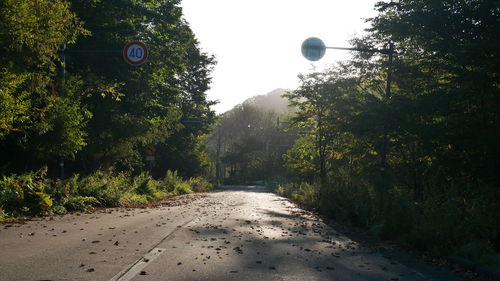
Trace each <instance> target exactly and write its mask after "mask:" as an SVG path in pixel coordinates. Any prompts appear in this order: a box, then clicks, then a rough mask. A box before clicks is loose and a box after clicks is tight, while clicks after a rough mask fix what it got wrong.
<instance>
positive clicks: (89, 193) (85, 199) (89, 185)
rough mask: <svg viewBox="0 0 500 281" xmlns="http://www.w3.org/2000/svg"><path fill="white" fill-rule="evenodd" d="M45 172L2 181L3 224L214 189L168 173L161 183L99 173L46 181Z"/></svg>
mask: <svg viewBox="0 0 500 281" xmlns="http://www.w3.org/2000/svg"><path fill="white" fill-rule="evenodd" d="M45 174H46V169H42V170H40V171H37V172H31V173H26V174H22V175H11V176H8V177H7V176H4V177H3V179H1V180H0V220H5V219H7V218H9V217H13V218H15V217H19V216H36V215H47V214H54V213H55V214H64V213H66V212H68V211H86V210H88V209H90V208H93V207H96V206H101V207H117V206H131V205H137V204H145V203H148V202H150V201H153V200H158V199H161V198H163V197H165V196H168V195H176V194H187V193H192V192H193V190H195V191H197V192H206V191H209V190H211V189H213V185H212V184H210V183H209V182H208V181H206V180H204V179H202V178H199V177H198V178H190V179H189V180H187V181H184V180H183V179H182V178H181V177H180V176H179V175H178V174H177V172H175V171H174V172H172V171H167V173H166V175H165V178H164V179H162V180H160V181H158V180H155V179H153V178H152V177H151V176H150V175H149V174H148V173H141V174H139V175H138V176H136V177H133V178H131V177H130V176H129V175H128V174H126V173H113V172H112V171H108V172H103V171H97V172H95V173H93V174H91V175H89V176H86V177H83V178H80V176H79V175H78V174H77V175H74V176H72V177H70V178H68V179H66V180H59V179H58V180H49V179H46V178H45Z"/></svg>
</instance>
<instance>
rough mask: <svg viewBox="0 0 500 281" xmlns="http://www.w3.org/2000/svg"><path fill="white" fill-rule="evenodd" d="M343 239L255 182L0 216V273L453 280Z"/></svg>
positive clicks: (18, 276) (25, 276)
mask: <svg viewBox="0 0 500 281" xmlns="http://www.w3.org/2000/svg"><path fill="white" fill-rule="evenodd" d="M410 263H411V262H410V261H402V260H400V259H398V258H395V257H393V256H391V255H390V254H388V253H381V252H380V251H375V250H373V249H372V248H370V247H364V246H362V245H359V244H358V243H357V242H355V241H353V240H351V239H349V238H348V237H346V236H344V235H343V234H341V233H339V232H337V231H336V230H335V229H332V228H330V227H329V226H327V225H325V224H324V223H323V222H322V221H321V219H319V218H318V217H315V216H314V215H311V214H310V213H308V212H305V211H303V210H301V209H300V208H298V207H297V206H296V205H294V204H293V203H291V202H289V201H288V200H286V199H284V198H282V197H279V196H277V195H275V194H272V193H270V192H267V191H266V190H265V189H264V188H261V187H236V186H232V187H231V186H226V187H223V189H222V190H220V191H219V192H213V193H208V194H191V195H185V196H181V197H178V198H177V200H173V201H166V202H164V204H163V205H162V206H158V207H154V208H147V209H124V208H116V209H105V210H99V211H97V212H94V213H78V214H71V215H65V216H60V217H52V218H43V219H37V220H34V221H29V222H26V223H25V224H4V225H0V280H5V281H15V280H23V281H24V280H34V281H37V280H53V281H55V280H104V281H108V280H115V281H117V280H122V281H123V280H137V281H142V280H144V281H145V280H186V281H188V280H189V281H192V280H239V281H243V280H384V281H385V280H410V281H411V280H446V281H448V280H459V279H458V278H457V277H455V276H454V275H453V274H452V273H451V272H447V271H444V270H439V269H435V268H433V267H432V266H428V265H425V264H422V263H411V264H410Z"/></svg>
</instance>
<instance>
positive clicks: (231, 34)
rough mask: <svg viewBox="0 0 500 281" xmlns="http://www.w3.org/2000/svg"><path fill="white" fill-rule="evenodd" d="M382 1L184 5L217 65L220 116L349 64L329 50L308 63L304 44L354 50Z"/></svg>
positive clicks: (244, 0)
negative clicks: (311, 41)
mask: <svg viewBox="0 0 500 281" xmlns="http://www.w3.org/2000/svg"><path fill="white" fill-rule="evenodd" d="M378 1H379V0H182V3H181V6H182V8H183V13H184V19H185V20H186V21H187V22H188V23H189V26H190V27H191V29H192V30H193V32H194V34H195V36H196V38H197V39H198V41H199V43H200V47H201V49H202V51H203V52H207V53H208V54H212V55H214V56H215V58H216V60H217V65H216V66H215V68H214V71H213V72H212V84H211V89H210V90H209V91H208V92H207V96H208V99H209V100H218V101H219V104H217V105H216V106H214V107H213V109H214V110H215V111H216V112H217V113H223V112H225V111H227V110H230V109H231V108H233V107H234V106H235V105H237V104H240V103H242V102H243V101H244V100H246V99H248V98H250V97H253V96H256V95H263V94H266V93H268V92H271V91H272V90H274V89H277V88H285V89H295V88H297V87H298V85H299V80H298V78H297V75H298V74H300V73H302V74H306V73H309V72H311V71H313V70H314V69H316V70H322V69H324V68H325V67H327V66H328V65H332V64H335V63H336V62H339V61H342V60H346V59H348V58H349V56H350V54H349V52H348V51H341V50H327V51H326V54H325V56H324V57H323V58H322V59H321V60H320V61H318V62H310V61H308V60H307V59H305V58H304V57H303V56H302V54H301V51H300V47H301V45H302V42H303V41H304V40H305V39H307V38H309V37H318V38H321V39H322V40H323V42H324V43H325V45H326V46H330V47H349V43H348V40H349V39H351V38H352V37H354V36H359V35H362V34H363V30H364V29H365V28H366V27H368V24H367V23H365V20H364V19H366V18H369V17H373V16H375V15H376V12H375V11H374V9H373V7H374V4H375V3H376V2H378Z"/></svg>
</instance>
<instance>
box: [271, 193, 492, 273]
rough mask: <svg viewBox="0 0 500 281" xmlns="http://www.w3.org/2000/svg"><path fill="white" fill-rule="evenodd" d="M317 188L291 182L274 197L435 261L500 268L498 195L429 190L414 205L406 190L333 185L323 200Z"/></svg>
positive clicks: (414, 201) (412, 197) (413, 200)
mask: <svg viewBox="0 0 500 281" xmlns="http://www.w3.org/2000/svg"><path fill="white" fill-rule="evenodd" d="M319 188H320V187H319V184H309V183H287V184H278V185H275V186H273V189H274V190H275V192H276V193H277V194H279V195H281V196H284V197H287V198H290V199H291V200H293V201H295V202H297V203H298V204H299V205H301V206H303V207H305V208H308V209H313V210H316V211H319V212H320V213H322V214H323V215H326V216H328V217H331V218H333V219H335V220H336V221H339V222H343V223H347V224H350V225H354V226H357V227H361V228H364V229H366V230H367V231H368V232H369V233H371V234H372V235H375V236H377V237H379V238H381V239H389V240H393V241H396V242H397V243H398V244H399V245H401V246H402V247H403V248H406V249H409V250H413V251H417V252H420V253H427V254H431V255H432V256H440V257H448V256H459V257H463V258H466V259H469V260H471V261H473V262H474V263H475V264H477V265H480V266H486V267H488V268H492V269H495V270H499V269H500V254H499V252H498V244H497V243H498V239H499V237H498V235H499V227H500V225H499V224H498V218H499V217H500V204H499V202H498V198H500V197H499V195H500V194H499V193H498V192H499V191H498V189H496V188H495V187H484V188H483V189H482V190H481V192H478V191H477V190H474V189H466V191H465V192H464V191H463V190H464V189H463V188H458V187H454V186H448V187H442V188H433V189H428V190H427V191H426V193H425V194H424V196H423V199H420V200H415V199H414V196H413V194H411V193H410V192H409V191H407V190H405V189H403V188H393V189H392V190H387V191H383V192H382V193H381V192H379V191H377V190H376V189H375V188H374V187H373V186H370V185H368V184H360V185H358V186H352V185H351V186H348V185H336V186H329V188H328V189H327V190H328V192H327V195H326V196H323V198H319V196H318V194H319Z"/></svg>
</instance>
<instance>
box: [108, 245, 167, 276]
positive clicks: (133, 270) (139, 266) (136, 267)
mask: <svg viewBox="0 0 500 281" xmlns="http://www.w3.org/2000/svg"><path fill="white" fill-rule="evenodd" d="M165 251H166V249H163V248H154V249H152V250H151V251H149V252H148V253H147V254H145V255H144V257H142V258H140V259H139V260H137V261H136V262H134V263H133V264H132V265H130V266H128V267H127V268H125V269H124V270H122V271H120V272H119V273H118V274H116V275H115V276H114V277H113V278H111V279H110V280H109V281H129V280H132V278H134V277H135V276H136V275H137V274H139V273H140V272H141V271H142V270H143V269H144V268H145V267H146V266H148V264H149V263H150V262H152V261H153V260H154V259H156V258H157V257H159V256H160V255H161V254H163V253H164V252H165Z"/></svg>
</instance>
